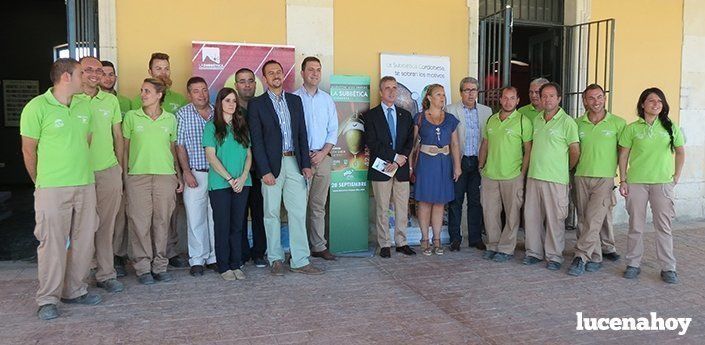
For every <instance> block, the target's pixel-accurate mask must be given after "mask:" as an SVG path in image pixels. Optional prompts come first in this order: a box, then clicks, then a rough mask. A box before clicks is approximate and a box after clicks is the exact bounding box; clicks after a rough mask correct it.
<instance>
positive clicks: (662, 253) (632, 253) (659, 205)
mask: <svg viewBox="0 0 705 345" xmlns="http://www.w3.org/2000/svg"><path fill="white" fill-rule="evenodd" d="M673 187H674V184H673V183H659V184H640V183H630V184H629V195H627V213H629V233H628V235H627V256H626V259H627V265H629V266H633V267H639V265H641V257H642V256H643V255H644V240H643V234H644V230H645V228H646V204H647V203H649V204H650V205H651V213H652V214H653V220H654V229H655V230H656V258H657V259H658V261H659V263H660V265H661V270H662V271H675V270H676V257H675V256H674V255H673V235H672V234H671V220H673V217H675V216H676V210H675V207H674V203H673V200H674V198H675V195H674V193H673Z"/></svg>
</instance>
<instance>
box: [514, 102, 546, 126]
mask: <svg viewBox="0 0 705 345" xmlns="http://www.w3.org/2000/svg"><path fill="white" fill-rule="evenodd" d="M517 111H519V112H520V113H522V114H524V116H526V117H528V118H529V120H530V121H531V122H532V123H533V122H534V120H535V119H536V117H537V116H539V114H540V113H541V111H540V110H536V108H535V107H534V105H533V104H531V103H529V104H527V105H525V106H523V107H521V108H519V109H517Z"/></svg>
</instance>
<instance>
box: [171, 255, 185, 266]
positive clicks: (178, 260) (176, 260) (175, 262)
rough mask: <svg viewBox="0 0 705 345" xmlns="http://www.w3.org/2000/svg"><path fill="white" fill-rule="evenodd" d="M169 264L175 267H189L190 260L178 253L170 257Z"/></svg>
mask: <svg viewBox="0 0 705 345" xmlns="http://www.w3.org/2000/svg"><path fill="white" fill-rule="evenodd" d="M169 266H171V267H175V268H186V267H188V266H189V265H188V260H186V259H184V258H182V257H181V256H180V255H177V256H175V257H173V258H171V259H169Z"/></svg>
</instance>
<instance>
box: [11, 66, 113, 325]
mask: <svg viewBox="0 0 705 345" xmlns="http://www.w3.org/2000/svg"><path fill="white" fill-rule="evenodd" d="M82 74H83V69H82V68H81V65H80V64H79V63H78V62H77V61H76V60H74V59H58V60H56V61H55V62H54V64H52V66H51V71H50V73H49V75H50V77H51V81H52V83H53V84H54V86H53V87H52V88H50V89H49V90H47V92H46V93H44V94H43V95H39V96H37V97H35V98H34V99H32V100H31V101H29V103H27V105H26V106H25V107H24V109H23V110H22V114H21V115H20V135H21V136H22V154H23V157H24V164H25V168H26V169H27V173H29V176H30V178H31V179H32V182H34V185H35V188H36V190H35V192H34V209H35V218H36V226H35V228H34V235H35V236H36V237H37V240H39V247H38V248H37V273H38V278H39V290H38V291H37V297H36V301H37V304H38V305H39V310H38V311H37V316H38V317H39V318H40V319H42V320H50V319H53V318H56V317H58V316H59V311H58V309H57V307H56V305H57V304H58V303H59V300H61V301H62V302H64V303H77V304H88V305H94V304H98V303H100V302H101V300H102V298H101V297H100V295H97V294H91V293H88V289H87V287H88V286H87V284H86V283H85V282H84V281H85V279H86V278H87V277H88V273H89V270H90V263H91V257H92V256H93V236H94V233H95V229H96V227H97V226H98V215H97V214H96V195H95V187H94V185H93V184H94V181H95V180H94V176H93V169H92V168H91V166H90V149H89V143H90V139H91V137H90V133H91V115H90V107H89V104H88V103H87V102H84V101H81V100H80V99H76V98H74V97H73V95H75V94H78V93H81V76H82Z"/></svg>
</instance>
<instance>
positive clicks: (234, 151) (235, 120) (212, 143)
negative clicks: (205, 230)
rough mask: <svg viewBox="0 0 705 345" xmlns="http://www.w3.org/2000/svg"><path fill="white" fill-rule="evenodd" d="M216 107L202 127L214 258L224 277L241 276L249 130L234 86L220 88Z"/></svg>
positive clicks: (250, 161)
mask: <svg viewBox="0 0 705 345" xmlns="http://www.w3.org/2000/svg"><path fill="white" fill-rule="evenodd" d="M214 108H215V110H214V116H213V121H211V122H208V123H207V124H206V127H205V128H204V129H203V146H204V147H205V148H206V158H207V159H208V163H209V164H210V170H209V171H208V191H209V192H208V196H209V198H210V202H211V207H212V208H213V230H214V234H215V258H216V261H217V265H218V273H220V275H221V277H223V279H225V280H236V279H237V280H242V279H245V273H243V272H242V270H241V268H240V267H241V266H242V238H243V236H242V232H243V231H246V230H245V228H243V225H244V224H246V223H245V222H243V219H244V218H245V217H246V215H245V209H246V207H247V197H248V193H249V191H250V186H252V181H251V180H250V165H251V164H252V152H251V151H250V133H249V129H248V127H247V122H246V121H245V117H244V115H243V112H242V108H240V106H239V105H238V104H237V94H236V93H235V90H233V89H232V88H229V87H226V88H223V89H221V90H220V91H219V92H218V96H216V98H215V107H214Z"/></svg>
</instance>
